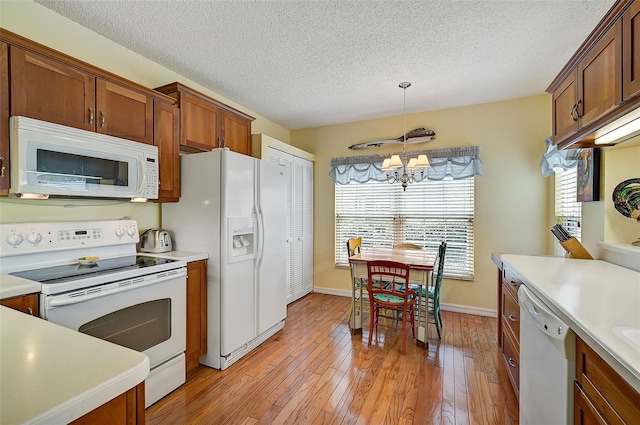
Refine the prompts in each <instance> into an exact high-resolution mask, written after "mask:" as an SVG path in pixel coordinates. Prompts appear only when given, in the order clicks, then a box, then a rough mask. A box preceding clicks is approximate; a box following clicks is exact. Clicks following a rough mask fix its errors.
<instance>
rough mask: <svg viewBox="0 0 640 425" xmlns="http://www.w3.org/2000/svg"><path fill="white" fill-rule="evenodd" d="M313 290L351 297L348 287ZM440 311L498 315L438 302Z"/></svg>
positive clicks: (487, 310) (482, 309) (476, 308)
mask: <svg viewBox="0 0 640 425" xmlns="http://www.w3.org/2000/svg"><path fill="white" fill-rule="evenodd" d="M313 292H317V293H319V294H328V295H337V296H339V297H351V291H349V290H348V289H334V288H323V287H318V286H315V287H314V288H313ZM440 308H441V309H442V311H451V312H454V313H463V314H473V315H476V316H486V317H498V312H497V311H496V310H492V309H490V308H481V307H473V306H468V305H458V304H445V303H442V304H440Z"/></svg>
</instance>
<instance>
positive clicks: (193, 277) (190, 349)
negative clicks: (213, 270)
mask: <svg viewBox="0 0 640 425" xmlns="http://www.w3.org/2000/svg"><path fill="white" fill-rule="evenodd" d="M206 352H207V262H206V260H200V261H193V262H190V263H188V264H187V350H186V353H185V355H186V357H187V360H186V362H187V366H186V367H187V371H186V372H187V374H189V373H190V372H192V371H193V370H194V369H196V368H197V367H198V364H199V363H200V362H199V358H200V356H202V355H204V354H206Z"/></svg>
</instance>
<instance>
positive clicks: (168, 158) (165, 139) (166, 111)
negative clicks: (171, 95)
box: [153, 100, 180, 202]
mask: <svg viewBox="0 0 640 425" xmlns="http://www.w3.org/2000/svg"><path fill="white" fill-rule="evenodd" d="M179 114H180V111H179V110H178V108H177V107H176V106H173V105H171V104H169V103H166V102H162V101H159V100H156V101H155V103H154V112H153V120H154V130H153V134H154V136H153V144H154V145H155V146H157V147H158V160H159V161H160V164H159V169H160V191H159V193H158V200H159V201H160V202H177V201H178V198H179V197H180V140H179V130H180V121H179V120H180V116H179Z"/></svg>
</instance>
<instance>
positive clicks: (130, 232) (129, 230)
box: [127, 226, 137, 237]
mask: <svg viewBox="0 0 640 425" xmlns="http://www.w3.org/2000/svg"><path fill="white" fill-rule="evenodd" d="M136 233H137V232H136V228H135V226H128V227H127V235H129V236H130V237H134V236H135V234H136Z"/></svg>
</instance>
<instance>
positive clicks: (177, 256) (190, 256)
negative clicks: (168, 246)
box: [138, 251, 209, 263]
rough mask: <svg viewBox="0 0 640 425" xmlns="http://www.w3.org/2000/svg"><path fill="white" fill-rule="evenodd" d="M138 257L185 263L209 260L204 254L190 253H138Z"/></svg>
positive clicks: (207, 255)
mask: <svg viewBox="0 0 640 425" xmlns="http://www.w3.org/2000/svg"><path fill="white" fill-rule="evenodd" d="M138 255H146V256H148V257H159V258H168V259H170V260H182V261H185V262H187V263H190V262H192V261H199V260H206V259H208V258H209V254H207V253H206V252H191V251H169V252H159V253H152V252H139V253H138Z"/></svg>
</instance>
